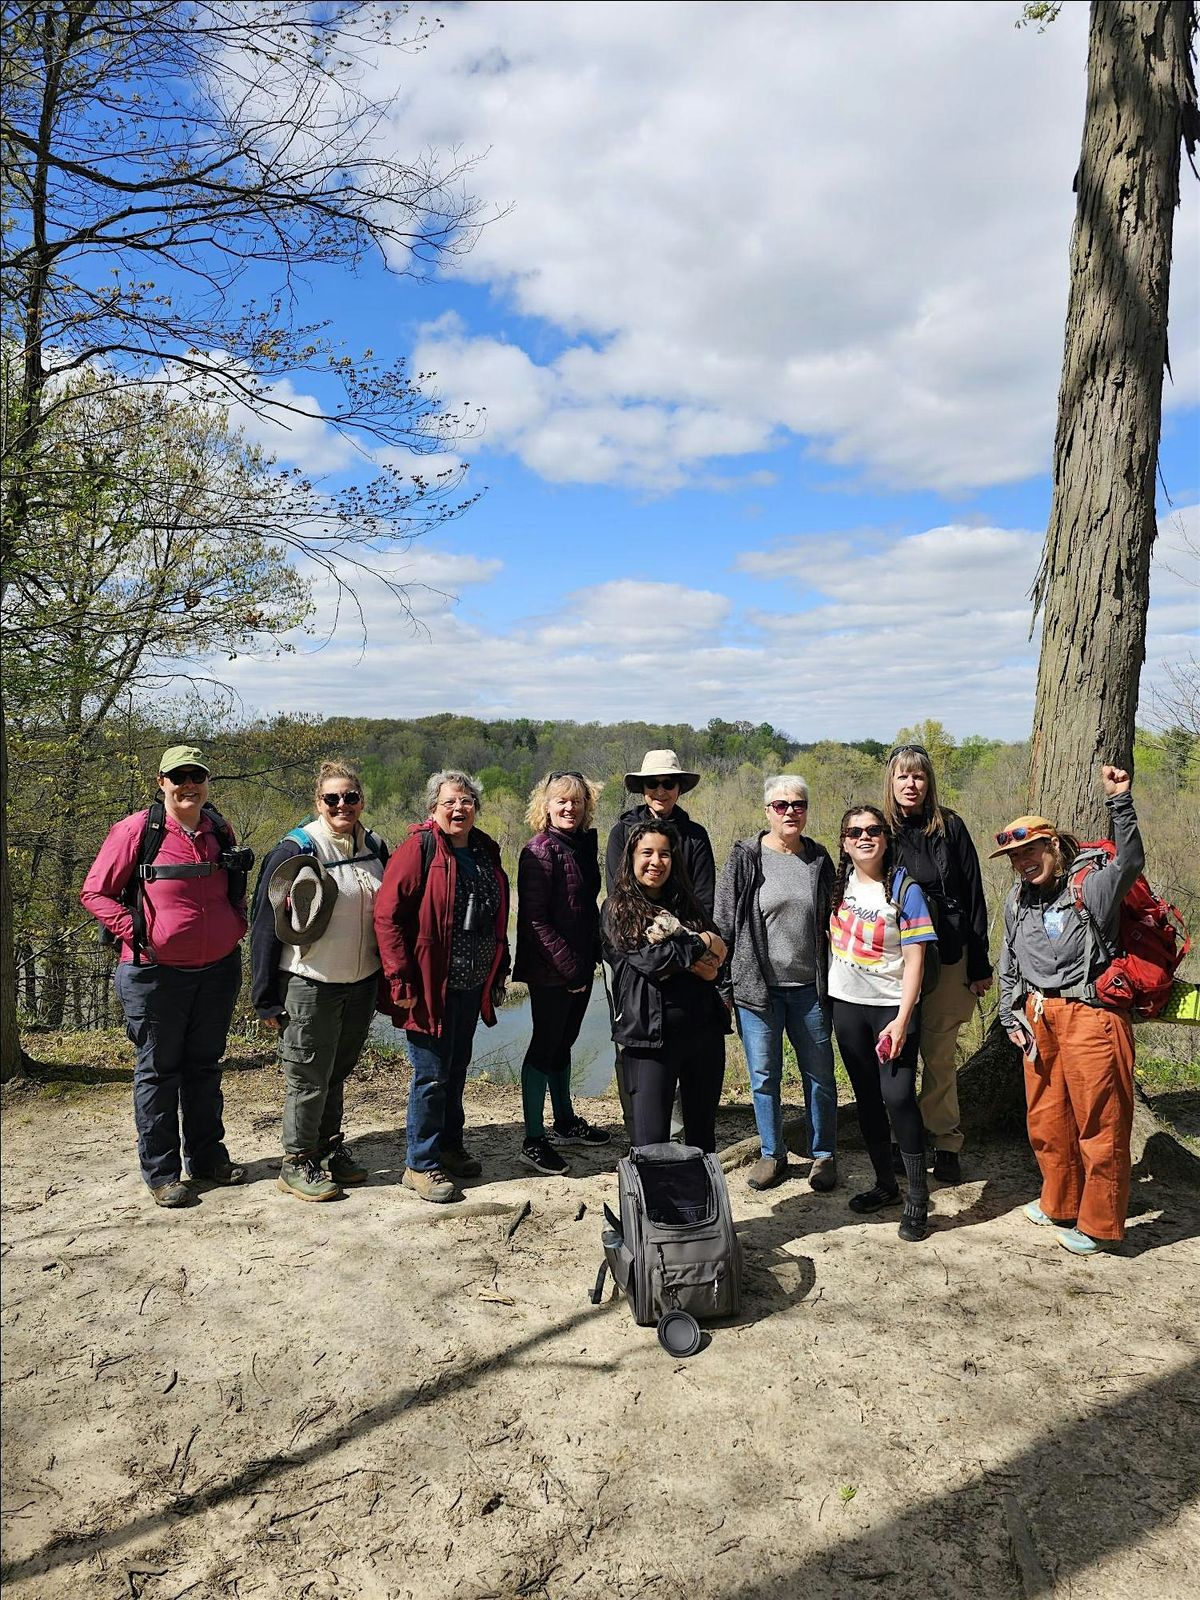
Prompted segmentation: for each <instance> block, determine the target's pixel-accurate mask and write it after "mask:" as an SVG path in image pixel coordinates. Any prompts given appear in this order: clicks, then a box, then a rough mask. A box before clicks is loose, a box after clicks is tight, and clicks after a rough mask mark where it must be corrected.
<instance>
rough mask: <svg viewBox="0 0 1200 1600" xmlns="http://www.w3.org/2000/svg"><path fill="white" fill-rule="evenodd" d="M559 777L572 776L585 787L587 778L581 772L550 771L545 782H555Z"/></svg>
mask: <svg viewBox="0 0 1200 1600" xmlns="http://www.w3.org/2000/svg"><path fill="white" fill-rule="evenodd" d="M560 778H574V779H575V781H576V782H577V783H581V784H583V786H584V788H585V789H586V788H587V779H586V778H585V777H584V775H583V773H582V772H552V773H551V774H550V776H549V777H548V778H547V779H546V782H547V783H548V784H550V783H557V782H558V781H559V779H560Z"/></svg>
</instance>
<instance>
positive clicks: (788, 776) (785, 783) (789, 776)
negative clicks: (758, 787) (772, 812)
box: [763, 772, 808, 805]
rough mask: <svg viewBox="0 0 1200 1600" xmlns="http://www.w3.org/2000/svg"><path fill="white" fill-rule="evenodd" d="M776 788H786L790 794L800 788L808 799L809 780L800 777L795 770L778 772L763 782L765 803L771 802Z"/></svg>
mask: <svg viewBox="0 0 1200 1600" xmlns="http://www.w3.org/2000/svg"><path fill="white" fill-rule="evenodd" d="M776 789H786V790H787V792H788V793H789V794H795V793H796V792H797V790H799V792H800V793H801V794H802V795H803V796H804V798H805V799H806V800H807V799H808V780H807V779H805V778H798V777H797V776H796V774H795V773H794V772H777V773H776V774H775V776H774V777H773V778H768V779H767V780H766V782H765V783H764V784H763V805H767V804H768V803H769V802H770V799H771V796H772V795H773V794H774V793H775V791H776Z"/></svg>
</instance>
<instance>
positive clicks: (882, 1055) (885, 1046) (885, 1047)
mask: <svg viewBox="0 0 1200 1600" xmlns="http://www.w3.org/2000/svg"><path fill="white" fill-rule="evenodd" d="M875 1054H876V1055H877V1056H878V1057H879V1059H880V1061H890V1060H891V1059H892V1036H891V1034H890V1033H881V1034H880V1035H879V1038H878V1040H877V1042H876V1045H875Z"/></svg>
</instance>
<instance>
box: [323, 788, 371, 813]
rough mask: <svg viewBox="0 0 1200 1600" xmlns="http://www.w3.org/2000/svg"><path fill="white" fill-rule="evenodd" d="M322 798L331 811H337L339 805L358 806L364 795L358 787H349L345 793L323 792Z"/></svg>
mask: <svg viewBox="0 0 1200 1600" xmlns="http://www.w3.org/2000/svg"><path fill="white" fill-rule="evenodd" d="M321 799H322V801H323V802H324V803H325V805H327V806H328V807H329V809H330V811H336V810H337V808H338V806H356V805H357V804H358V802H359V801H360V800H361V799H362V795H361V794H359V792H358V790H357V789H347V790H346V792H345V794H323V795H322V796H321Z"/></svg>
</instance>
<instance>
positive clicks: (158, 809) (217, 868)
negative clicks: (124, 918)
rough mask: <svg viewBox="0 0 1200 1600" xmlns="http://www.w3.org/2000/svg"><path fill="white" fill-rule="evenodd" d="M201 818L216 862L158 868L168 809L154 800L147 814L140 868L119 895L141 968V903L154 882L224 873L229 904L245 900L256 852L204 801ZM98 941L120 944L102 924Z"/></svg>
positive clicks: (143, 932) (143, 920) (143, 943)
mask: <svg viewBox="0 0 1200 1600" xmlns="http://www.w3.org/2000/svg"><path fill="white" fill-rule="evenodd" d="M201 815H202V816H206V817H207V818H208V820H209V821H210V822H211V823H212V825H213V832H214V833H215V834H216V836H217V843H218V845H219V846H220V849H221V854H220V856H219V858H218V859H217V860H216V861H181V862H178V863H171V864H169V865H165V866H161V867H156V866H155V865H154V859H155V857H156V856H157V855H158V852H159V851H160V850H161V849H162V842H163V837H164V835H165V834H166V831H167V808H166V806H165V805H164V804H163V802H162V801H161V800H154V801H152V802H151V804H150V808H149V810H148V811H147V812H146V822H145V826H144V827H143V828H142V838H141V843H140V844H139V845H138V854H137V865H136V866H135V867H134V871H133V875H132V877H131V878H130V880H129V882H128V883H127V884H126V885H125V888H124V889H123V890H122V891H121V895H120V900H121V904H122V905H123V906H127V907H128V908H129V912H130V915H131V916H132V917H133V945H132V950H133V962H134V965H135V966H140V965H141V960H142V955H143V954H144V952H145V949H146V911H145V907H144V905H143V903H142V902H143V899H144V896H145V888H146V885H147V884H148V883H155V882H157V880H158V879H160V878H163V879H166V878H211V877H212V875H213V873H214V872H225V873H227V874H228V876H229V899H230V903H231V904H232V905H235V906H240V905H241V903H242V902H243V900H245V898H246V880H247V878H248V876H249V873H250V868H251V867H252V866H253V865H254V851H253V850H249V849H246V848H245V847H239V846H238V844H237V842H236V840H235V839H234V837H233V829H232V828H231V827H230V826H229V824H228V823H227V822H226V821H225V818H224V817H223V816H222V815H221V813H220V812H219V811H218V810H217V808H216V806H214V805H213V804H212V802H211V801H208V800H206V801H205V802H204V805H203V806H202V807H201ZM99 939H100V943H101V944H104V945H111V944H116V942H117V940H116V937H115V935H114V934H112V933H111V932H110V931H109V930H108V929H107V928H106V927H104V926H103V924H102V925H101V927H100V932H99Z"/></svg>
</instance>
